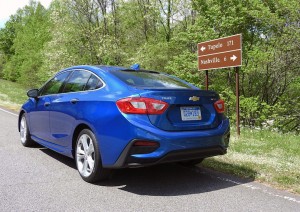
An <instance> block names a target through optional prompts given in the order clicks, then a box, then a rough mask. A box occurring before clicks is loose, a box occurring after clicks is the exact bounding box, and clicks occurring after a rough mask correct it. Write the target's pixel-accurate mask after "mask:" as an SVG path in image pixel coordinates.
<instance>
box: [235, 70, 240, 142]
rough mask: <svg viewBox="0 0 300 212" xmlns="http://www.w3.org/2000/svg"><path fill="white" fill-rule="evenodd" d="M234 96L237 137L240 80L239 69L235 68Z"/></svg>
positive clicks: (238, 134) (238, 133) (238, 132)
mask: <svg viewBox="0 0 300 212" xmlns="http://www.w3.org/2000/svg"><path fill="white" fill-rule="evenodd" d="M234 69H235V95H236V133H237V136H238V137H239V136H240V134H241V131H240V130H241V129H240V89H239V87H240V78H239V69H240V68H239V67H235V68H234Z"/></svg>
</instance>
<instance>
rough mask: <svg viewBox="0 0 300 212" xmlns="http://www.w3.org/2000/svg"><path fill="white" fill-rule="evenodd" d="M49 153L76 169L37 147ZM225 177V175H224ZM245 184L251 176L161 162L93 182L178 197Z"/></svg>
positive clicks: (70, 164) (71, 163) (68, 160)
mask: <svg viewBox="0 0 300 212" xmlns="http://www.w3.org/2000/svg"><path fill="white" fill-rule="evenodd" d="M40 150H41V151H42V152H44V153H45V154H47V155H48V156H50V157H52V158H54V159H56V160H57V161H59V162H61V163H63V164H65V165H67V166H68V167H70V168H73V169H76V165H75V162H74V160H73V159H71V158H68V157H65V156H63V155H60V154H58V153H56V152H54V151H51V150H49V149H46V148H41V149H40ZM224 176H225V177H224ZM228 177H229V178H231V179H232V178H233V179H234V180H233V181H238V184H243V183H248V182H251V181H253V179H239V178H235V177H232V176H228V175H224V174H222V173H218V172H214V171H211V170H209V169H206V168H202V167H198V166H194V167H185V166H181V165H178V164H175V163H172V164H162V165H157V166H151V167H144V168H136V169H119V170H115V171H114V173H113V175H112V176H111V178H110V179H109V180H106V181H104V182H101V183H98V184H95V185H96V186H97V185H98V186H107V187H118V189H121V190H123V191H126V192H130V193H134V194H137V195H150V196H179V195H189V194H199V193H205V192H212V191H216V190H220V189H225V188H229V187H233V186H236V185H237V183H234V182H233V181H232V180H224V179H223V180H221V178H228Z"/></svg>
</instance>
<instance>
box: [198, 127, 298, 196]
mask: <svg viewBox="0 0 300 212" xmlns="http://www.w3.org/2000/svg"><path fill="white" fill-rule="evenodd" d="M231 135H232V137H231V139H230V147H229V150H228V153H227V154H226V155H222V156H217V157H213V158H209V159H206V160H204V161H203V163H202V164H203V166H205V167H209V168H213V169H216V170H218V171H223V172H227V173H231V174H235V175H237V176H240V177H246V178H251V179H255V180H258V181H262V182H266V183H268V184H271V185H273V186H277V187H279V188H284V189H288V190H291V191H293V192H297V193H300V184H299V179H300V169H299V168H298V167H299V165H300V143H299V136H297V135H295V134H294V133H286V134H282V133H278V132H270V131H269V130H254V129H249V128H242V130H241V136H240V137H239V138H237V137H235V133H232V134H231Z"/></svg>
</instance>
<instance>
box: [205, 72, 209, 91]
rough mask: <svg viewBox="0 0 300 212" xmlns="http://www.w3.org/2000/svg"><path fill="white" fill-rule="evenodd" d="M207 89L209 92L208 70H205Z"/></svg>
mask: <svg viewBox="0 0 300 212" xmlns="http://www.w3.org/2000/svg"><path fill="white" fill-rule="evenodd" d="M205 88H206V90H208V70H205Z"/></svg>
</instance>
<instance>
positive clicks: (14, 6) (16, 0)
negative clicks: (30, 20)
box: [0, 0, 52, 28]
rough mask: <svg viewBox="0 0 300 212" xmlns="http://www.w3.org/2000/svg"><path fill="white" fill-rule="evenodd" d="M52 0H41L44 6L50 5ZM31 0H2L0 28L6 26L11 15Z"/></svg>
mask: <svg viewBox="0 0 300 212" xmlns="http://www.w3.org/2000/svg"><path fill="white" fill-rule="evenodd" d="M51 1H52V0H39V2H41V4H42V5H43V6H44V7H49V5H50V3H51ZM29 2H30V0H0V28H2V27H4V24H5V22H6V21H7V20H8V19H9V16H10V15H13V14H15V13H16V12H17V10H18V9H20V8H23V7H24V6H25V5H28V4H29Z"/></svg>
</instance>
